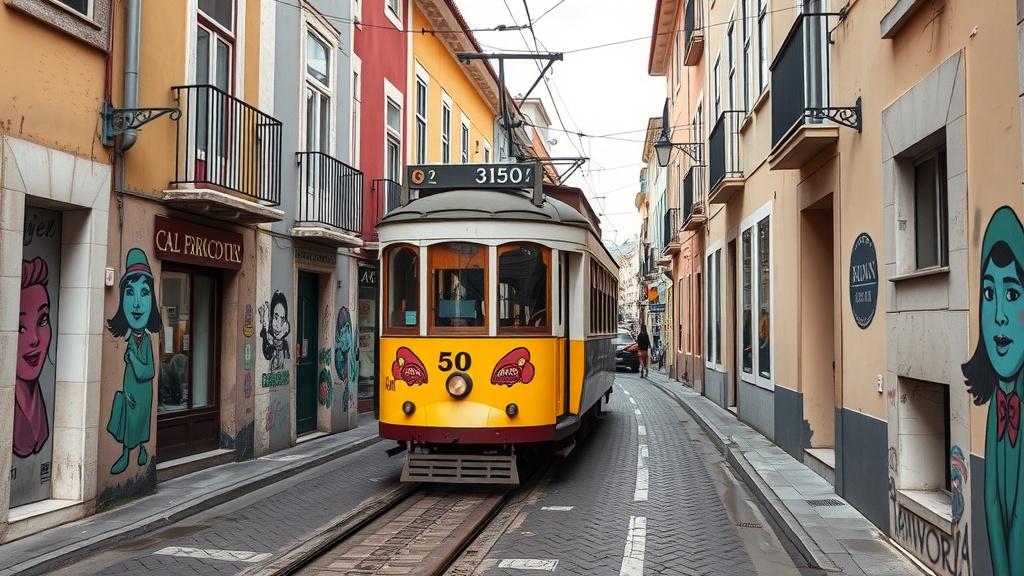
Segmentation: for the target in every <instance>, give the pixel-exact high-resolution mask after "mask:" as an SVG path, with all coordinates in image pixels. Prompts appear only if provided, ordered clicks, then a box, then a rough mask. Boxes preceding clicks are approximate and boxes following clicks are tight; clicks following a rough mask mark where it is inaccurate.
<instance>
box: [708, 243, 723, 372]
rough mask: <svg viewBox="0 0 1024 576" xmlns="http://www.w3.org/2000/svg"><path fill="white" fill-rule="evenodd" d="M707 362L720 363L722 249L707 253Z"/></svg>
mask: <svg viewBox="0 0 1024 576" xmlns="http://www.w3.org/2000/svg"><path fill="white" fill-rule="evenodd" d="M707 311H708V325H707V332H708V333H707V341H708V348H707V350H708V355H707V362H708V364H709V365H710V366H716V365H717V366H721V365H722V249H721V248H718V249H716V250H715V251H714V252H712V253H711V254H708V285H707Z"/></svg>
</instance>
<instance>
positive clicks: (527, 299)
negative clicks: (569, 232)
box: [498, 244, 551, 332]
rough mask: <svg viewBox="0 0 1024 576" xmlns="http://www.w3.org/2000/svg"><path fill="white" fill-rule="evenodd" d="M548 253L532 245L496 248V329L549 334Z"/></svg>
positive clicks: (549, 259)
mask: <svg viewBox="0 0 1024 576" xmlns="http://www.w3.org/2000/svg"><path fill="white" fill-rule="evenodd" d="M550 261H551V253H550V252H549V251H548V250H547V249H544V248H541V247H538V246H534V245H531V244H522V245H512V246H502V247H501V248H499V249H498V329H499V330H500V331H502V332H505V331H515V332H522V331H527V330H530V329H540V330H541V331H544V332H549V331H550V330H549V329H548V327H549V326H550V321H549V314H550V312H549V310H550V306H549V305H548V304H549V302H548V300H549V292H550V291H549V290H548V284H549V270H550Z"/></svg>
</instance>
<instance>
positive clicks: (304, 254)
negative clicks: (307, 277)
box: [295, 248, 338, 266]
mask: <svg viewBox="0 0 1024 576" xmlns="http://www.w3.org/2000/svg"><path fill="white" fill-rule="evenodd" d="M295 259H296V260H305V261H306V262H316V263H317V264H330V265H331V266H333V265H335V264H337V263H338V256H337V255H336V254H324V253H322V252H313V251H312V250H303V249H302V248H296V249H295Z"/></svg>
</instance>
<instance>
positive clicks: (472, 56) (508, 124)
mask: <svg viewBox="0 0 1024 576" xmlns="http://www.w3.org/2000/svg"><path fill="white" fill-rule="evenodd" d="M456 56H457V57H458V59H459V62H462V63H463V64H468V63H469V62H470V61H471V60H497V61H498V84H499V85H500V86H499V87H498V89H499V92H500V94H498V99H499V107H500V110H499V114H500V115H501V127H502V128H503V129H504V130H505V135H506V136H507V137H508V155H509V157H513V156H515V157H518V155H517V154H515V150H514V149H513V145H512V128H516V127H518V126H520V125H521V124H518V123H517V124H516V125H515V126H513V125H512V113H511V111H510V110H509V106H508V104H507V102H506V100H505V99H506V97H507V96H508V90H507V88H506V87H505V60H547V64H546V65H545V66H544V69H543V70H541V72H540V76H538V77H537V80H536V81H534V83H533V86H530V89H529V90H527V91H526V95H525V96H523V97H522V98H521V99H520V101H519V105H522V103H523V102H525V101H526V99H527V98H529V96H530V94H531V93H532V92H533V89H534V88H536V87H537V85H538V84H540V81H541V80H543V79H544V75H545V74H547V73H548V70H550V69H551V66H552V65H554V63H555V62H556V61H559V60H561V59H562V53H561V52H547V53H536V54H534V53H518V54H517V53H510V54H488V53H482V52H481V53H477V52H459V53H458V54H456Z"/></svg>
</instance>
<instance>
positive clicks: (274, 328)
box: [259, 290, 292, 372]
mask: <svg viewBox="0 0 1024 576" xmlns="http://www.w3.org/2000/svg"><path fill="white" fill-rule="evenodd" d="M259 313H260V338H262V339H263V357H264V358H266V359H267V360H269V361H270V367H269V368H268V370H269V371H271V372H278V371H280V370H284V369H285V364H284V361H285V360H290V359H291V357H292V353H291V349H290V348H289V347H288V334H289V333H290V332H291V331H292V326H291V324H290V323H289V322H288V299H287V298H285V296H284V294H283V293H282V292H281V291H280V290H275V291H274V295H273V296H271V297H270V301H269V302H266V301H264V302H263V305H262V306H260V309H259ZM268 314H269V315H270V325H269V326H268V325H267V315H268Z"/></svg>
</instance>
